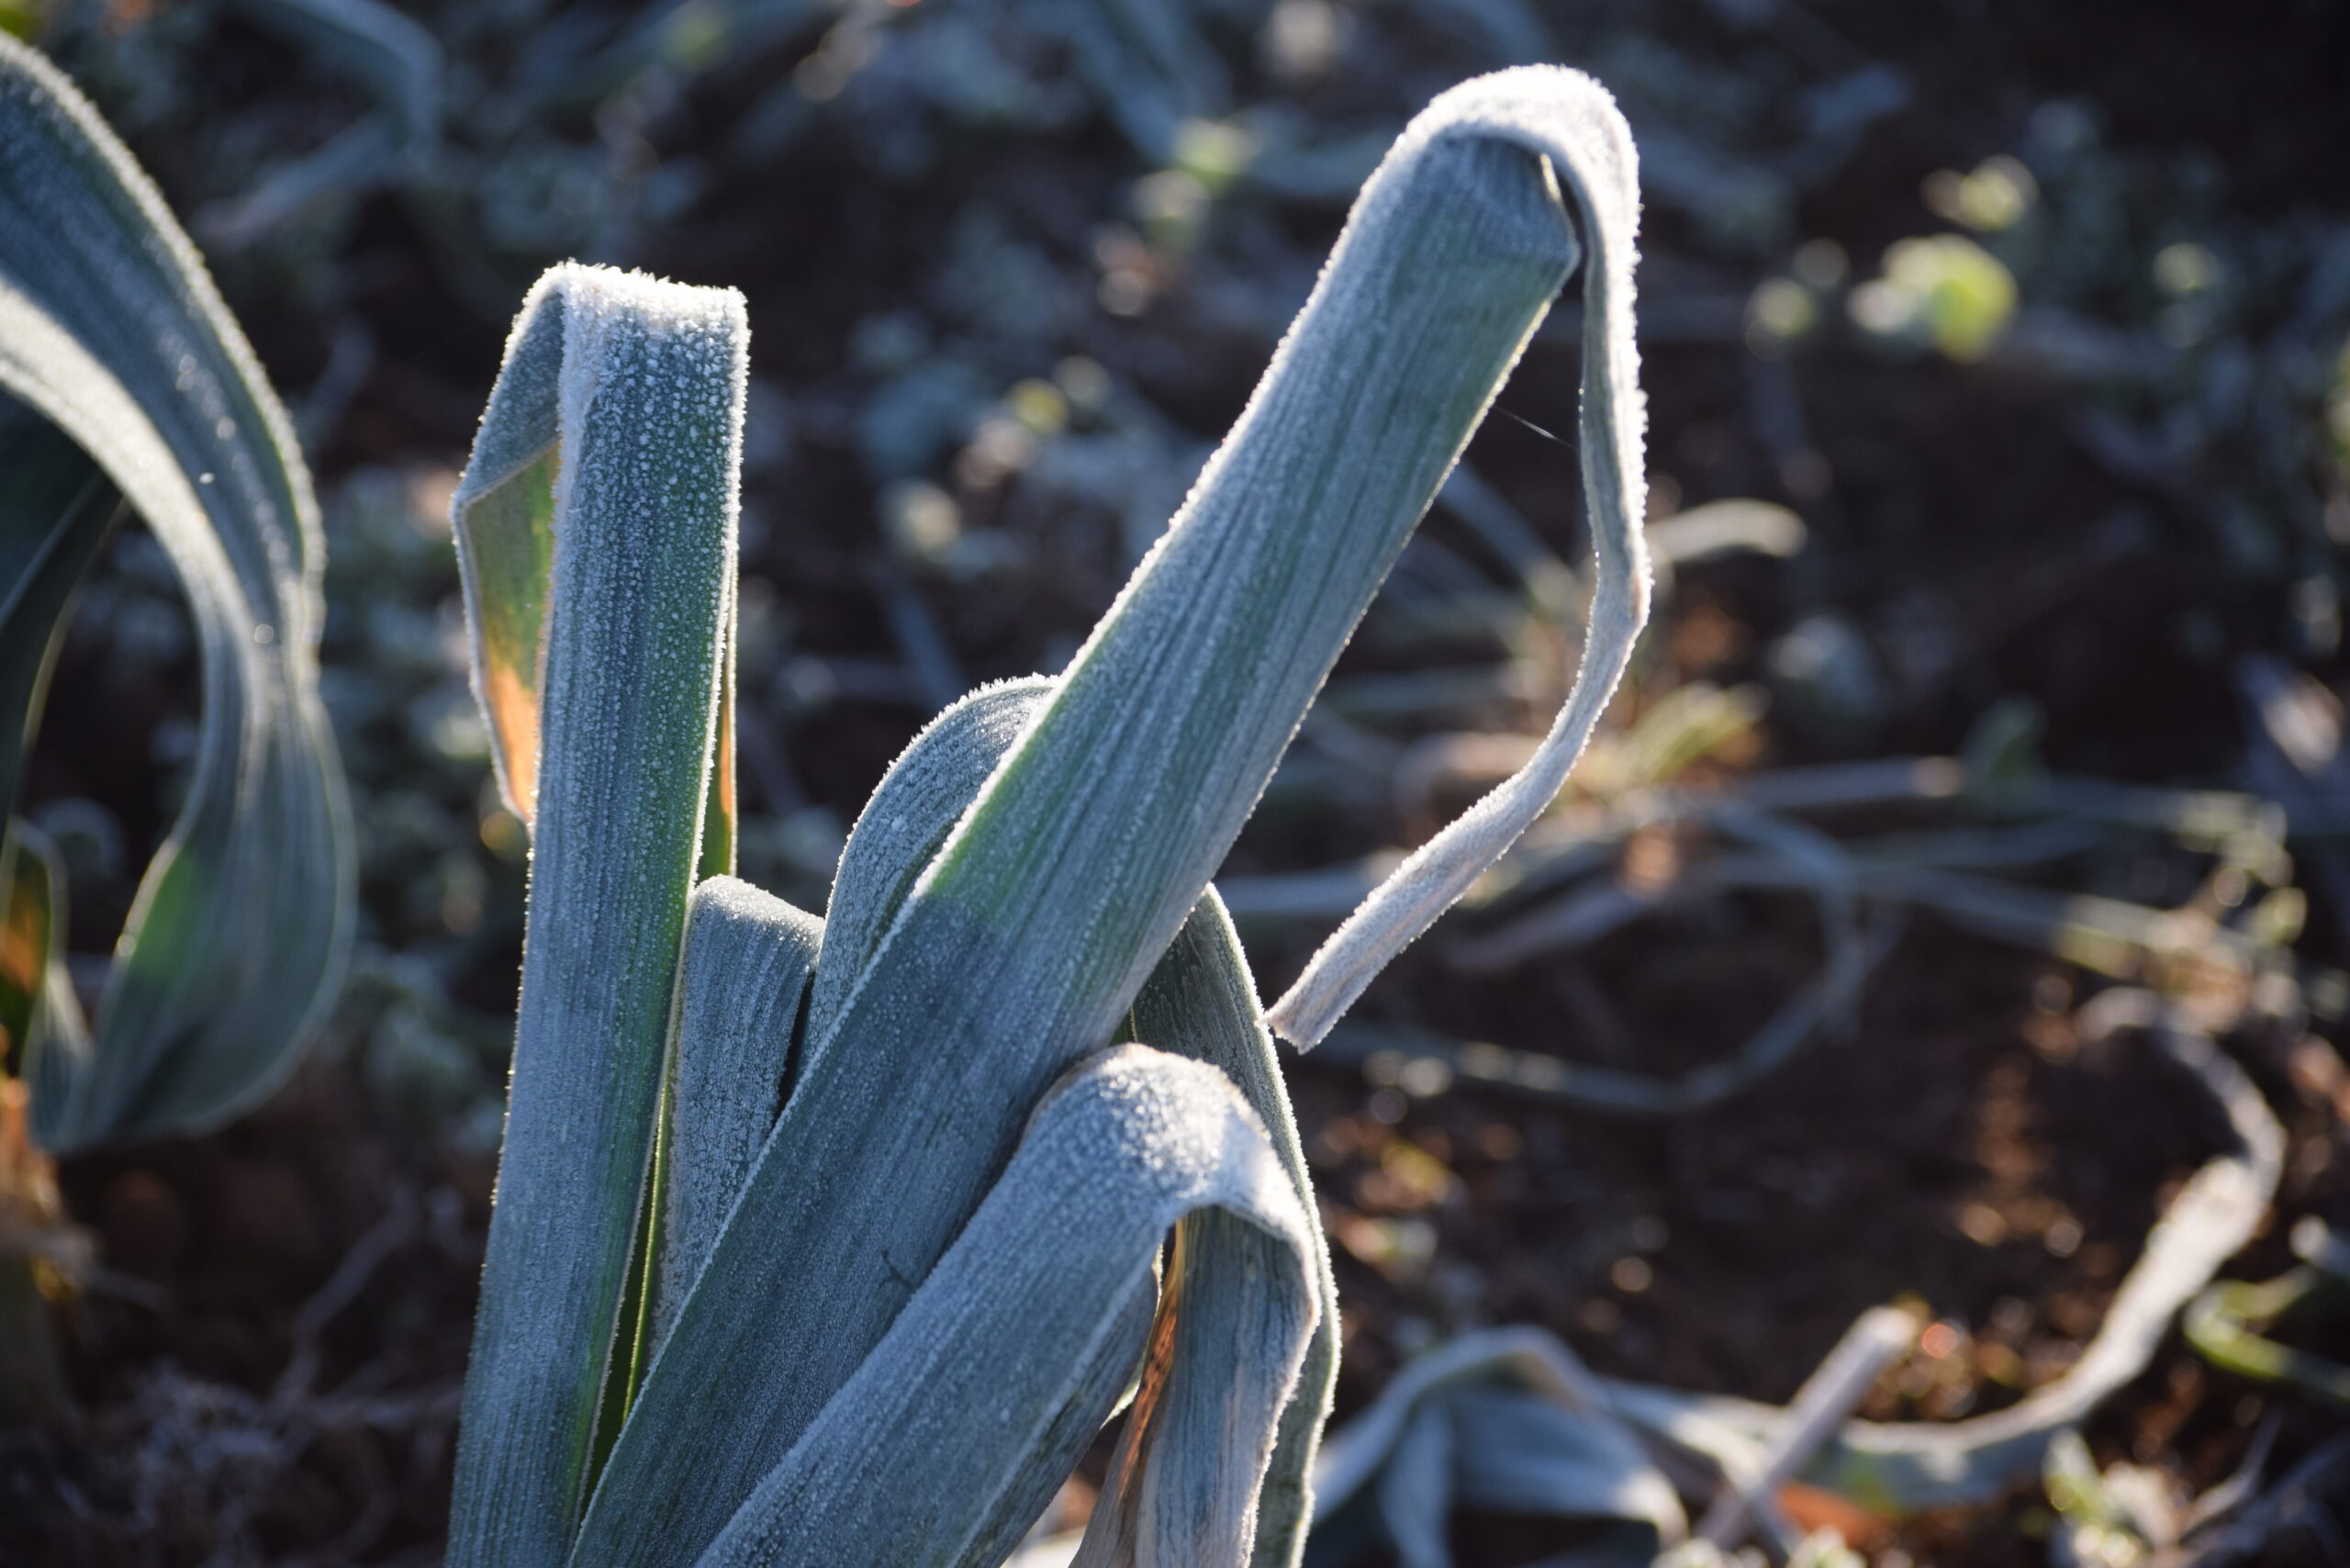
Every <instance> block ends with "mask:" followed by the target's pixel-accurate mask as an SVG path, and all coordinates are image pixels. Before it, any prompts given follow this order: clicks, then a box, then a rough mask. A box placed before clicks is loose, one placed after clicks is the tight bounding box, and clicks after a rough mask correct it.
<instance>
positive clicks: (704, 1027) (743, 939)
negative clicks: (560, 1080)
mask: <svg viewBox="0 0 2350 1568" xmlns="http://www.w3.org/2000/svg"><path fill="white" fill-rule="evenodd" d="M823 931H824V924H823V922H822V921H820V920H818V919H817V918H816V917H815V916H814V915H812V914H810V913H806V912H805V911H804V910H799V909H795V908H793V907H792V906H791V905H790V904H789V903H786V902H784V901H783V900H781V899H779V898H777V897H776V896H775V895H774V894H772V893H766V892H762V891H760V890H758V889H756V888H755V887H753V886H751V884H750V883H748V882H745V881H743V880H741V879H738V878H734V877H712V878H711V879H709V880H707V881H705V882H702V883H700V884H699V885H698V886H697V887H696V888H695V889H694V890H693V898H692V902H690V904H689V905H688V909H687V914H686V957H685V967H684V971H683V981H682V990H681V992H680V995H679V997H678V1001H677V1030H676V1046H675V1047H674V1052H673V1055H674V1058H675V1059H674V1061H673V1063H672V1065H671V1068H670V1080H669V1095H668V1108H667V1111H666V1118H665V1120H666V1127H665V1131H664V1135H663V1140H662V1148H663V1155H662V1176H661V1231H660V1269H659V1273H658V1277H657V1279H656V1281H655V1290H654V1308H653V1325H654V1327H653V1344H654V1345H655V1347H656V1349H657V1347H658V1346H659V1344H660V1342H661V1340H662V1339H663V1338H666V1337H667V1335H668V1331H669V1325H670V1323H671V1322H672V1321H674V1320H675V1319H676V1317H677V1305H678V1304H679V1303H680V1302H682V1301H684V1300H685V1296H686V1292H687V1290H688V1288H689V1287H690V1286H691V1285H692V1284H693V1282H694V1276H695V1275H696V1274H698V1273H699V1272H700V1271H701V1265H702V1260H704V1259H706V1258H708V1257H709V1256H710V1249H711V1245H712V1244H713V1243H715V1242H716V1241H717V1239H718V1229H719V1226H721V1225H722V1224H723V1223H724V1222H725V1219H726V1215H727V1212H728V1211H729V1210H731V1209H732V1208H733V1206H734V1200H735V1198H736V1197H737V1196H738V1195H739V1194H740V1193H741V1192H742V1190H743V1181H744V1178H745V1177H747V1176H749V1175H750V1173H751V1162H752V1161H753V1160H755V1159H757V1158H758V1153H759V1148H760V1146H761V1145H763V1144H765V1143H766V1142H767V1132H768V1130H769V1129H770V1128H772V1127H773V1126H775V1118H776V1115H777V1114H778V1112H779V1111H781V1110H782V1109H783V1095H784V1086H785V1083H786V1081H787V1079H788V1075H789V1071H790V1069H791V1047H792V1039H793V1035H794V1031H795V1029H796V1026H797V1025H798V1024H799V1022H800V1008H801V1005H802V1003H804V1002H806V1000H807V997H808V978H809V976H810V975H811V973H813V972H814V970H815V967H816V947H817V944H818V943H819V942H820V941H821V940H822V936H823Z"/></svg>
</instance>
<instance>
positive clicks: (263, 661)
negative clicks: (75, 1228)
mask: <svg viewBox="0 0 2350 1568" xmlns="http://www.w3.org/2000/svg"><path fill="white" fill-rule="evenodd" d="M123 510H129V511H133V512H136V513H137V514H138V515H139V516H140V518H141V519H143V520H144V521H145V522H146V523H147V525H148V526H149V527H150V528H151V530H153V532H154V534H155V537H156V539H157V540H158V541H159V542H161V543H162V547H163V550H164V552H165V554H168V555H169V557H170V558H171V561H172V564H173V566H174V567H175V568H176V569H177V572H178V575H179V578H180V582H181V584H182V586H183V588H185V592H186V596H187V601H188V607H189V610H190V612H191V616H192V618H193V620H194V622H195V627H196V635H197V638H198V639H199V642H200V645H201V649H202V655H203V666H202V692H203V702H204V713H203V728H202V732H201V738H200V740H199V742H198V745H197V748H196V760H195V770H194V773H193V775H192V777H191V778H190V781H189V784H188V787H187V793H186V799H185V804H184V805H183V806H182V808H181V811H180V815H179V819H178V821H177V823H175V824H174V825H173V829H172V832H171V835H170V837H169V838H168V839H167V840H166V841H165V842H164V844H163V846H162V848H161V849H160V850H159V851H158V852H157V853H156V855H155V857H154V860H153V862H152V863H151V865H150V866H149V867H148V869H147V873H146V877H145V879H144V881H143V882H142V883H141V885H140V890H139V894H138V898H137V901H136V902H135V903H134V904H133V906H132V909H131V913H130V917H129V922H128V924H126V926H125V928H124V930H123V933H122V935H121V938H120V940H119V941H118V942H117V945H116V948H115V954H114V959H113V963H112V966H111V967H110V969H108V970H107V971H106V980H105V988H104V991H103V994H102V996H101V997H100V999H99V1002H98V1007H97V1011H96V1014H95V1018H85V1015H84V1007H83V1002H82V1000H81V998H80V996H79V995H78V994H77V992H76V990H75V987H74V984H73V980H72V978H71V976H70V975H69V973H68V970H67V968H66V964H65V958H64V951H63V949H64V934H65V919H64V897H65V887H64V879H63V876H62V871H61V869H60V868H59V865H58V861H57V858H56V857H55V856H54V855H53V854H52V853H51V852H50V849H49V848H48V846H47V845H46V844H45V842H44V841H43V840H42V839H41V837H40V836H39V834H37V833H35V832H34V831H33V830H32V829H31V828H30V827H29V826H28V825H27V824H24V823H17V822H14V821H11V822H10V823H9V825H8V829H7V833H6V840H5V844H0V896H5V901H6V902H5V932H6V936H5V941H0V1027H5V1029H6V1036H7V1037H6V1073H5V1075H0V1092H4V1093H5V1094H6V1097H7V1104H6V1107H5V1113H6V1120H5V1121H0V1137H10V1138H11V1139H12V1140H13V1139H15V1138H17V1137H21V1134H22V1131H23V1130H24V1129H26V1128H28V1129H29V1133H30V1136H31V1138H32V1139H33V1140H34V1141H37V1142H38V1143H39V1145H40V1146H41V1147H42V1148H46V1149H49V1150H51V1151H62V1150H69V1149H77V1148H87V1147H90V1146H93V1145H95V1144H100V1143H105V1142H110V1141H121V1140H124V1139H128V1138H132V1137H157V1136H163V1135H175V1134H185V1133H190V1132H195V1131H199V1130H202V1129H204V1128H207V1127H209V1126H215V1125H218V1123H220V1122H222V1121H224V1120H226V1119H227V1118H228V1117H229V1116H231V1115H233V1114H236V1113H237V1112H239V1111H241V1110H242V1109H244V1108H245V1107H247V1106H249V1105H251V1104H252V1103H253V1102H254V1101H256V1100H257V1099H259V1098H260V1097H261V1096H262V1095H263V1093H265V1092H267V1091H268V1090H269V1089H270V1088H271V1087H272V1086H274V1084H275V1083H277V1082H278V1081H280V1080H281V1079H282V1078H283V1077H284V1076H285V1073H286V1071H287V1070H289V1069H290V1068H291V1066H292V1064H293V1061H294V1059H295V1057H296V1055H297V1052H298V1051H299V1049H300V1048H301V1047H302V1045H303V1044H304V1042H305V1040H306V1039H307V1037H308V1035H309V1034H310V1032H311V1030H312V1027H313V1025H315V1024H316V1023H317V1022H318V1020H319V1016H320V1014H321V1013H322V1012H323V1010H324V1008H325V1006H326V1005H327V1003H328V1002H329V1001H330V999H331V997H332V994H333V991H334V989H335V985H336V981H337V980H338V977H339V976H340V974H341V969H342V965H343V961H344V958H345V955H346V953H347V951H348V948H349V946H350V940H351V921H352V886H351V884H352V873H351V861H352V855H351V836H350V829H349V823H348V815H349V812H348V809H347V807H346V804H345V801H344V796H343V785H342V778H341V771H340V768H339V767H338V764H337V762H336V759H335V752H334V746H333V744H332V740H331V737H330V734H329V733H328V729H327V722H326V719H325V715H324V713H323V711H322V710H321V709H320V707H319V700H318V689H317V688H318V639H319V569H320V566H321V544H320V540H319V519H318V507H317V503H316V501H315V500H314V499H313V498H312V496H311V492H310V482H309V476H308V472H307V470H306V469H305V468H304V466H303V464H302V458H301V454H300V453H299V452H298V451H297V449H296V446H295V442H294V438H293V434H292V431H291V428H290V427H289V425H288V424H287V422H286V418H285V410H284V409H282V408H281V407H280V406H279V404H278V401H277V398H276V396H275V395H274V393H273V392H272V391H271V390H270V388H269V385H268V383H267V381H266V380H265V379H264V378H263V375H262V372H261V368H260V366H259V364H257V363H256V362H255V361H254V358H253V355H252V350H251V349H250V348H249V347H248V346H247V345H246V342H245V339H244V335H243V334H242V333H241V331H239V330H238V328H237V325H236V323H235V322H234V321H233V320H231V319H229V313H228V311H227V310H226V309H225V308H223V306H222V305H221V302H220V298H219V296H218V292H217V291H216V290H215V289H214V287H213V286H212V281H211V279H210V277H209V276H208V275H207V274H206V272H205V269H204V264H203V263H202V262H201V261H200V260H199V259H198V258H197V256H196V251H195V248H194V247H193V246H192V245H190V244H189V242H188V240H187V237H186V236H185V234H184V233H183V232H182V231H181V230H180V228H179V226H178V224H177V223H175V222H174V221H173V218H172V216H171V214H170V213H169V212H168V211H167V210H165V208H164V206H163V203H162V198H161V197H160V196H158V195H157V194H156V192H155V188H154V186H153V185H151V184H150V183H149V181H148V180H147V178H146V176H145V175H144V174H141V173H140V170H139V169H138V167H137V166H136V165H135V164H134V163H133V162H132V161H131V158H130V155H129V152H128V151H125V150H124V148H123V146H122V144H121V143H120V142H119V141H117V140H116V139H115V137H114V136H113V134H112V133H111V132H109V131H108V130H107V129H106V127H105V125H104V124H103V123H101V122H100V120H99V119H98V117H97V115H96V114H95V111H94V110H92V109H91V107H90V106H89V105H88V104H87V103H86V102H85V101H84V99H83V97H82V96H81V95H80V94H79V93H78V92H76V91H75V90H74V88H73V85H72V84H70V83H69V82H67V81H66V80H65V78H64V77H63V76H62V74H60V73H58V72H57V71H56V70H55V68H54V67H52V66H51V65H50V63H49V62H47V61H46V60H44V59H43V58H42V57H41V56H39V54H37V53H35V52H34V51H33V50H29V49H28V48H26V47H25V46H23V45H21V44H18V43H17V42H16V41H15V40H13V39H8V38H6V37H0V802H7V803H9V804H10V805H13V803H14V801H15V800H16V798H17V788H18V784H19V780H20V778H21V777H22V774H23V770H24V762H25V756H26V754H27V752H28V750H29V748H30V745H31V743H32V740H33V738H34V735H35V734H36V733H37V731H38V730H39V725H40V721H41V717H42V707H43V699H44V697H45V696H46V692H47V686H48V679H49V674H50V667H51V666H52V664H53V663H54V660H55V657H56V652H57V648H58V645H59V642H60V639H61V637H62V633H63V629H64V625H65V622H66V620H67V618H68V616H69V614H70V612H71V610H72V608H73V599H74V592H75V589H76V588H77V586H78V585H79V584H80V582H81V580H82V577H83V576H84V572H85V571H86V570H87V569H88V567H89V566H90V563H91V562H92V560H93V559H95V556H96V554H98V551H99V548H100V546H101V545H102V544H103V543H105V541H106V538H107V536H108V533H109V531H110V530H111V529H112V528H113V527H114V525H115V520H116V519H117V516H118V515H119V514H120V513H121V512H122V511H123ZM74 718H75V722H83V723H88V722H98V721H97V720H96V719H95V717H94V716H92V715H75V716H74ZM8 1129H16V1131H15V1132H13V1133H11V1132H10V1131H8ZM6 1159H7V1160H8V1161H9V1166H10V1168H11V1169H17V1170H22V1171H23V1172H25V1173H26V1176H25V1180H23V1181H20V1182H0V1270H6V1271H7V1273H6V1280H7V1282H6V1283H0V1290H6V1291H8V1292H10V1293H11V1296H10V1299H11V1300H12V1301H14V1302H15V1303H16V1305H17V1308H18V1309H20V1313H19V1316H21V1318H22V1322H21V1323H20V1324H19V1325H17V1326H18V1327H23V1328H25V1329H26V1330H27V1331H28V1332H29V1331H32V1330H34V1329H36V1328H37V1327H38V1326H39V1315H38V1312H37V1310H34V1308H35V1306H36V1305H37V1304H35V1303H33V1301H32V1300H31V1296H30V1294H29V1293H30V1290H31V1284H32V1277H33V1276H32V1265H31V1264H30V1263H29V1262H28V1259H30V1258H32V1257H33V1256H35V1255H36V1254H38V1255H39V1257H40V1258H41V1260H42V1261H43V1263H44V1264H45V1265H50V1266H53V1265H56V1264H58V1263H60V1262H62V1261H65V1260H66V1257H67V1254H68V1253H69V1252H70V1250H71V1249H70V1248H69V1247H68V1246H67V1243H66V1242H65V1241H63V1240H59V1239H56V1238H60V1237H63V1236H65V1235H67V1233H66V1232H64V1231H63V1230H62V1227H61V1226H60V1225H59V1223H58V1221H59V1216H58V1215H57V1212H56V1204H55V1197H54V1190H53V1188H52V1187H50V1186H49V1185H47V1184H46V1180H45V1177H44V1176H41V1175H40V1174H39V1172H40V1171H41V1170H42V1167H41V1164H40V1161H39V1159H38V1157H37V1156H36V1155H34V1154H33V1153H32V1151H31V1149H30V1148H29V1147H23V1148H15V1149H13V1150H12V1151H10V1152H8V1153H7V1154H6ZM42 1238H50V1240H48V1241H44V1240H43V1239H42ZM7 1332H8V1330H7V1329H6V1328H0V1336H5V1335H6V1333H7ZM37 1359H38V1358H36V1360H37ZM31 1403H33V1404H35V1405H38V1404H40V1403H43V1401H41V1400H39V1399H38V1398H33V1399H32V1400H31Z"/></svg>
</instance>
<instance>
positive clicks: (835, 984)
mask: <svg viewBox="0 0 2350 1568" xmlns="http://www.w3.org/2000/svg"><path fill="white" fill-rule="evenodd" d="M1052 690H1053V683H1052V682H1051V681H1050V680H1047V679H1046V678H1043V677H1041V676H1031V677H1029V678H1026V679H1024V680H1006V681H1000V682H998V683H997V684H995V685H992V686H983V687H980V688H979V689H978V690H976V691H972V692H968V693H966V694H965V695H964V696H963V697H962V698H961V699H960V700H958V701H957V702H956V703H955V704H954V705H953V706H951V707H949V708H947V709H946V711H943V712H941V713H940V714H939V715H938V717H937V718H935V719H933V720H932V721H931V722H929V723H928V724H926V725H924V726H923V731H922V734H918V735H916V736H915V737H914V738H913V739H912V741H911V742H909V743H908V744H907V746H906V749H905V751H904V752H903V753H902V754H901V756H899V757H898V759H897V760H896V761H895V762H893V763H891V764H890V771H889V772H888V773H886V774H884V775H882V778H881V782H880V784H879V786H878V788H876V789H875V790H874V791H873V796H872V798H871V799H870V800H868V801H866V803H865V810H864V811H862V812H858V813H857V818H856V827H855V828H853V829H851V830H850V832H849V835H848V843H847V844H846V845H845V846H843V848H842V850H841V863H840V868H839V870H838V871H836V872H835V873H834V877H833V896H832V902H830V904H829V905H827V906H826V908H825V910H824V949H823V953H822V956H821V957H820V958H818V959H817V963H816V980H815V989H814V991H813V992H812V993H811V996H810V997H809V1002H808V1037H809V1038H810V1039H811V1040H822V1039H826V1038H829V1037H830V1036H831V1034H832V1032H833V1025H834V1024H835V1023H836V1022H838V1021H839V1018H840V1014H841V1008H842V1007H843V1005H844V1004H845V1003H846V1002H847V1001H848V999H849V996H850V993H851V992H852V991H854V990H855V989H856V982H857V981H858V980H860V979H862V978H863V976H864V974H865V967H866V965H867V963H868V962H869V961H871V959H872V958H873V955H874V953H875V952H876V951H878V949H879V948H880V946H881V938H882V937H883V936H885V935H888V933H889V930H890V923H891V922H892V921H894V920H895V919H896V918H897V916H898V911H899V910H900V909H901V908H902V907H903V906H904V904H905V902H906V900H907V898H908V897H909V896H910V895H911V894H912V892H913V890H914V881H915V879H917V878H919V877H920V876H921V875H922V870H923V867H925V866H927V865H929V864H930V862H931V859H932V857H934V856H935V855H936V854H937V853H938V847H939V846H940V845H942V844H945V843H946V835H947V834H950V833H952V832H953V831H954V829H955V824H956V823H957V822H959V821H961V820H962V816H963V813H964V812H966V811H968V810H969V808H970V804H971V802H972V801H974V800H977V799H978V798H979V790H980V788H981V786H983V785H985V784H986V783H987V781H988V775H989V774H990V773H992V772H994V771H995V766H996V764H997V763H999V762H1002V760H1003V756H1004V754H1005V753H1006V752H1008V751H1010V750H1011V749H1012V745H1013V742H1014V741H1016V740H1018V739H1019V738H1020V732H1021V731H1022V730H1023V729H1024V728H1025V727H1026V726H1027V724H1028V722H1029V721H1030V720H1032V719H1034V718H1035V716H1036V714H1037V713H1038V712H1039V711H1042V709H1043V708H1044V705H1045V700H1046V698H1047V697H1049V696H1051V695H1052Z"/></svg>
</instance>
